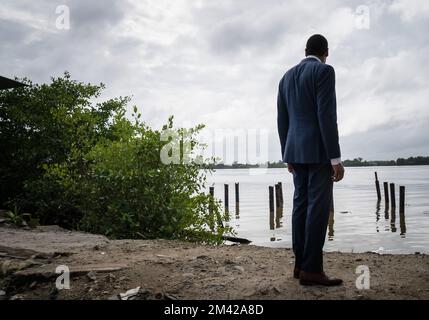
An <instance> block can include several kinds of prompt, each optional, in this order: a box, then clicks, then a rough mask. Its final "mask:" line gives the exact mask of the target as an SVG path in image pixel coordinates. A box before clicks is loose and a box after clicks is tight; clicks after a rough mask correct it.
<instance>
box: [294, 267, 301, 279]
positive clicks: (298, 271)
mask: <svg viewBox="0 0 429 320" xmlns="http://www.w3.org/2000/svg"><path fill="white" fill-rule="evenodd" d="M300 272H301V270H300V269H299V268H295V269H293V277H294V278H295V279H299V273H300Z"/></svg>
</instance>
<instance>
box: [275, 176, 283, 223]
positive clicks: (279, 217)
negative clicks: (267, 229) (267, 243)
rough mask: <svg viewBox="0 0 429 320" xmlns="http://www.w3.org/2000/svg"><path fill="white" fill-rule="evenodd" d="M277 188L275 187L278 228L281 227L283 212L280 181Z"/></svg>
mask: <svg viewBox="0 0 429 320" xmlns="http://www.w3.org/2000/svg"><path fill="white" fill-rule="evenodd" d="M275 188H276V189H275V192H276V228H280V220H281V214H282V209H281V196H280V183H277V184H276V187H275Z"/></svg>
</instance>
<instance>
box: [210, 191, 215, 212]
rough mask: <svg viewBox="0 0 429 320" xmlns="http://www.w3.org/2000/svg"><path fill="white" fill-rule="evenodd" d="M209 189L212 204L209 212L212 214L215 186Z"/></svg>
mask: <svg viewBox="0 0 429 320" xmlns="http://www.w3.org/2000/svg"><path fill="white" fill-rule="evenodd" d="M209 190H210V191H209V193H210V196H211V199H210V204H209V213H210V215H212V213H213V202H214V187H210V188H209Z"/></svg>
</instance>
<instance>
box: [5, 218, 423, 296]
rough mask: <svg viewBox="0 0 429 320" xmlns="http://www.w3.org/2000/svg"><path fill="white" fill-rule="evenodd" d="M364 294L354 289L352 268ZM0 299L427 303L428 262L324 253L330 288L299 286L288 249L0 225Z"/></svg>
mask: <svg viewBox="0 0 429 320" xmlns="http://www.w3.org/2000/svg"><path fill="white" fill-rule="evenodd" d="M60 265H65V266H67V267H69V268H70V271H71V280H70V282H71V288H70V290H60V291H58V290H55V279H56V277H58V275H57V274H55V269H56V267H58V266H60ZM361 265H366V266H368V267H369V270H370V276H371V278H370V285H371V287H370V289H369V290H358V289H357V288H356V279H357V277H358V276H359V275H358V274H356V268H357V267H358V266H361ZM0 267H1V270H0V300H6V299H79V300H80V299H91V300H92V299H118V294H119V293H124V292H126V291H128V290H130V289H133V288H136V287H140V291H139V292H140V294H139V295H137V296H136V298H138V299H170V300H174V299H179V300H182V299H186V300H188V299H197V300H211V299H220V300H224V299H233V300H235V299H268V300H271V299H274V300H279V299H429V256H428V255H422V254H414V255H388V254H385V255H380V254H376V253H335V252H334V253H326V254H325V267H326V272H327V273H328V274H332V275H335V276H338V277H341V278H343V279H344V285H343V286H341V287H336V288H324V287H302V286H300V285H299V283H298V281H297V280H295V279H293V277H292V270H293V253H292V251H291V250H290V249H278V248H263V247H256V246H249V245H233V246H219V247H212V246H201V245H196V244H191V243H183V242H178V241H166V240H148V241H146V240H137V241H131V240H114V241H111V240H108V239H107V238H105V237H103V236H98V235H91V234H85V233H80V232H70V231H66V230H63V229H60V228H58V227H55V226H53V227H39V228H37V229H36V230H23V229H12V228H7V227H0Z"/></svg>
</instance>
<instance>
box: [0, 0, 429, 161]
mask: <svg viewBox="0 0 429 320" xmlns="http://www.w3.org/2000/svg"><path fill="white" fill-rule="evenodd" d="M64 4H65V5H67V6H68V7H69V9H70V29H69V30H67V29H58V28H57V22H58V17H59V16H60V14H61V13H62V11H60V12H59V13H57V12H56V9H57V7H58V6H60V5H64ZM368 19H369V20H368ZM61 21H62V20H61ZM428 30H429V1H427V0H394V1H393V0H373V1H344V0H341V1H340V0H338V1H335V0H334V1H329V0H327V1H319V0H317V1H308V0H307V1H302V0H297V1H280V0H264V1H262V0H220V1H219V0H217V1H212V0H169V1H166V0H145V1H144V0H135V1H131V0H130V1H115V0H103V1H95V0H94V1H92V0H73V1H53V0H49V1H48V0H45V1H43V0H37V1H33V0H1V6H0V43H1V50H0V55H1V60H0V66H1V67H0V74H1V75H3V76H7V77H15V76H17V77H28V78H30V79H31V80H33V81H34V82H38V83H43V82H48V81H49V79H50V77H51V76H60V75H61V74H62V73H63V72H64V71H65V70H67V71H69V72H71V75H72V77H73V78H74V79H77V80H81V81H84V82H93V83H99V82H104V83H105V84H106V85H107V87H108V89H107V90H106V92H105V95H104V97H106V98H109V97H115V96H124V95H132V96H133V100H132V104H135V105H137V106H138V107H139V109H140V111H141V112H142V115H143V118H144V119H145V121H146V122H147V123H149V124H150V125H153V126H156V127H159V126H161V125H162V124H163V123H164V122H165V121H166V119H167V118H168V116H169V115H175V117H176V120H177V122H178V124H180V125H193V124H197V123H205V124H206V125H207V126H208V128H209V129H212V130H214V129H218V128H227V129H228V128H230V129H237V128H240V129H250V128H252V129H256V128H261V129H269V130H271V134H270V149H269V154H270V159H271V160H279V159H280V148H279V142H278V137H277V131H276V130H277V128H276V98H277V89H278V82H279V80H280V78H281V77H282V76H283V74H284V73H285V72H286V71H287V69H289V68H291V67H293V66H294V65H295V64H297V63H299V62H300V61H301V60H302V59H303V57H304V48H305V42H306V40H307V38H308V37H309V36H311V35H312V34H314V33H322V34H324V35H325V36H326V37H327V38H328V40H329V41H330V53H331V56H330V57H329V59H328V63H329V64H331V65H333V66H334V67H335V69H336V74H337V99H338V121H339V130H340V143H341V146H342V151H343V158H355V157H358V156H360V157H363V158H365V159H396V158H397V157H408V156H414V155H429V90H428V89H429V80H428V75H429V60H428V59H429V41H428V40H429V34H428Z"/></svg>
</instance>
